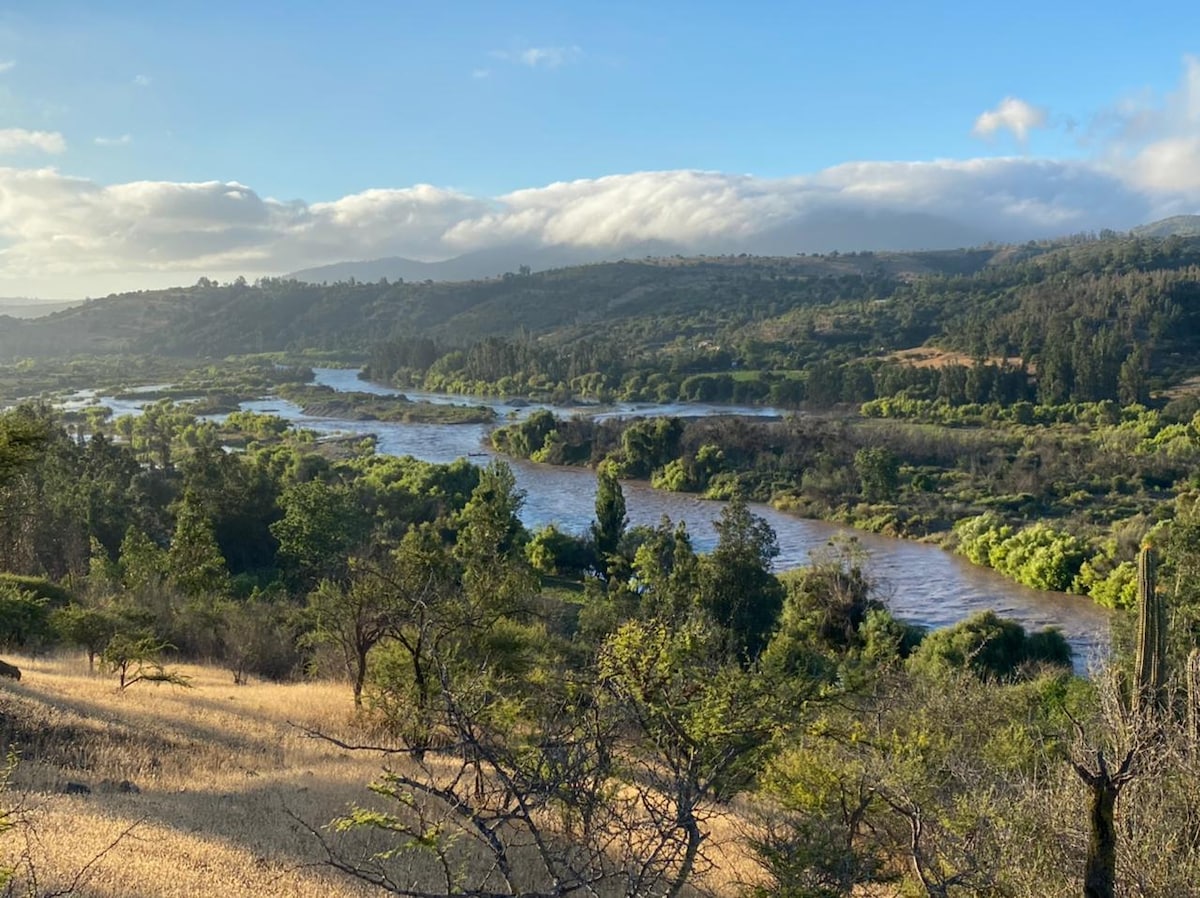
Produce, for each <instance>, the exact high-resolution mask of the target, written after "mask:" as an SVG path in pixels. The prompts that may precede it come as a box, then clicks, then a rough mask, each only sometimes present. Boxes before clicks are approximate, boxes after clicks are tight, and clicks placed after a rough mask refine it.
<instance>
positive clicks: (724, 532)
mask: <svg viewBox="0 0 1200 898" xmlns="http://www.w3.org/2000/svg"><path fill="white" fill-rule="evenodd" d="M716 526H717V533H718V534H719V539H718V541H717V547H716V548H715V549H714V550H713V551H712V552H711V553H709V554H708V555H706V556H704V557H703V558H702V559H701V562H700V601H701V605H702V606H703V607H704V609H705V610H706V611H707V612H708V613H709V614H710V615H712V618H713V620H714V621H716V623H717V624H718V625H720V626H721V627H722V628H723V629H724V631H725V633H726V634H727V636H726V646H727V649H728V651H729V652H731V653H733V654H735V655H737V656H739V657H741V658H742V660H743V661H747V662H748V661H752V660H754V659H755V658H757V657H758V655H759V653H760V652H761V651H762V650H763V648H764V647H765V646H766V643H767V638H768V637H769V636H770V633H771V628H772V627H774V625H775V622H776V620H777V619H778V617H779V610H780V608H781V607H782V606H783V586H782V584H780V582H779V580H778V578H776V576H775V575H774V574H773V573H771V562H772V561H773V560H774V559H775V557H776V556H778V555H779V543H778V542H777V541H776V538H775V532H774V531H773V530H772V529H771V526H770V525H769V524H768V523H767V522H766V521H764V520H763V519H762V518H760V517H758V516H757V515H755V514H752V513H751V511H750V509H749V507H748V506H747V505H746V502H745V500H744V499H742V498H740V497H738V498H735V499H733V500H732V501H731V502H730V503H729V504H728V505H726V506H725V508H724V510H722V512H721V519H720V521H718V522H717V525H716Z"/></svg>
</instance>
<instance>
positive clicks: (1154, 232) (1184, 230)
mask: <svg viewBox="0 0 1200 898" xmlns="http://www.w3.org/2000/svg"><path fill="white" fill-rule="evenodd" d="M1131 233H1133V234H1134V235H1135V236H1138V237H1198V236H1200V215H1173V216H1171V217H1170V218H1164V219H1161V220H1159V221H1152V222H1150V223H1149V224H1144V225H1140V226H1139V227H1136V228H1134V229H1133V231H1132V232H1131Z"/></svg>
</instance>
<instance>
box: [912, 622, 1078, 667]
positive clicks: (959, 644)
mask: <svg viewBox="0 0 1200 898" xmlns="http://www.w3.org/2000/svg"><path fill="white" fill-rule="evenodd" d="M1041 664H1050V665H1057V666H1062V667H1070V664H1071V648H1070V646H1068V645H1067V642H1066V640H1065V639H1063V636H1062V634H1061V633H1060V632H1058V631H1057V630H1054V629H1050V630H1043V631H1041V632H1038V633H1033V634H1029V635H1027V634H1026V633H1025V628H1024V627H1022V626H1021V625H1020V624H1018V623H1016V622H1015V621H1011V620H1005V619H1003V618H1000V617H997V616H996V614H995V613H994V612H991V611H983V612H980V613H979V614H976V615H973V616H971V617H969V618H967V619H966V620H963V621H959V622H958V623H957V624H955V625H953V626H951V627H946V628H945V629H942V630H937V631H935V632H933V633H930V634H929V635H928V636H926V637H925V638H924V639H923V640H922V641H921V644H920V645H919V646H918V647H917V649H916V651H915V652H914V653H913V655H912V657H911V658H910V659H909V662H908V666H909V669H910V670H912V671H914V672H918V673H922V674H925V675H928V676H933V677H945V676H947V675H948V674H950V673H951V672H952V671H956V670H963V669H969V670H971V671H973V672H974V673H976V674H977V675H979V676H985V677H986V676H990V677H998V678H1000V679H1010V678H1012V677H1014V676H1017V675H1018V674H1019V673H1020V672H1021V670H1022V668H1024V667H1026V666H1033V669H1036V666H1037V665H1041Z"/></svg>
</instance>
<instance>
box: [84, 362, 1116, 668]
mask: <svg viewBox="0 0 1200 898" xmlns="http://www.w3.org/2000/svg"><path fill="white" fill-rule="evenodd" d="M315 375H316V382H317V383H318V384H322V385H324V386H328V387H331V388H333V389H334V390H338V391H360V392H371V393H377V394H380V395H394V394H395V393H397V392H398V391H396V390H392V389H389V388H387V387H383V386H380V385H378V384H372V383H368V382H366V381H362V380H359V379H358V376H357V372H356V371H353V370H348V369H337V368H318V369H315ZM403 393H404V395H405V396H408V397H409V398H410V399H420V400H425V401H429V402H436V403H457V404H466V405H486V406H488V407H490V408H493V409H495V410H496V412H497V414H498V415H499V416H500V417H501V418H502V419H506V418H510V417H513V418H519V417H524V416H526V415H528V414H530V413H531V412H532V411H534V410H535V409H538V408H551V407H550V406H544V405H539V404H536V403H534V404H524V403H516V404H514V403H511V402H507V401H504V400H498V399H488V398H480V397H477V396H452V395H446V394H439V393H423V392H420V391H412V390H405V391H403ZM100 401H101V402H103V403H104V404H108V405H113V404H114V403H113V402H112V400H111V399H109V398H101V400H100ZM119 405H120V412H119V413H128V412H129V411H134V410H135V408H136V406H137V405H139V403H138V402H137V400H136V399H131V400H128V401H124V402H121V403H119ZM242 407H243V408H245V409H249V410H254V411H260V412H271V413H274V414H278V415H280V416H282V417H285V418H287V419H289V420H291V421H293V422H295V423H296V424H297V425H298V426H300V427H304V428H308V429H310V430H315V431H318V432H320V433H335V432H337V433H362V434H374V435H375V436H376V437H377V440H378V442H377V444H376V449H377V451H379V452H382V453H387V454H392V455H412V456H415V457H416V458H420V459H424V460H426V461H432V462H450V461H454V460H455V459H457V458H461V457H463V456H472V457H473V460H474V461H476V462H478V463H486V462H487V461H488V460H489V459H490V458H493V457H502V456H500V455H499V454H498V453H496V452H494V451H493V450H492V449H491V446H490V444H489V442H488V440H487V435H488V432H489V431H490V430H491V425H484V424H456V425H444V424H403V423H386V422H382V421H347V420H344V419H340V418H313V417H309V416H307V415H304V414H303V413H302V412H301V411H300V409H299V407H298V406H296V405H295V404H294V403H291V402H287V401H285V400H282V399H278V398H270V399H261V400H255V401H252V402H245V403H243V404H242ZM552 410H553V411H554V412H555V413H557V414H560V415H562V414H571V413H579V414H589V415H595V416H598V417H614V416H622V415H625V416H628V415H637V414H640V415H688V416H694V415H704V414H745V415H757V416H763V415H782V414H784V413H783V412H780V411H777V410H774V409H764V408H761V407H730V406H715V405H713V406H708V405H703V404H690V403H689V404H686V405H665V406H661V405H660V406H645V405H635V404H618V405H612V406H579V407H574V408H565V409H564V408H552ZM505 460H506V461H508V464H509V465H510V466H511V467H512V469H513V472H514V474H515V475H516V479H517V485H518V487H519V488H520V489H522V490H523V491H524V492H525V504H524V508H523V511H522V519H523V520H524V522H525V524H526V525H527V526H529V527H531V528H536V527H540V526H542V525H544V524H548V523H551V522H553V523H556V524H557V525H559V527H560V528H561V529H563V530H567V531H570V532H574V533H579V532H582V531H583V530H585V529H586V528H587V526H588V525H589V524H590V523H591V520H592V517H593V514H594V506H595V495H596V481H595V474H594V473H593V472H592V471H590V470H587V469H583V468H568V467H554V466H550V465H536V464H532V463H530V462H523V461H516V460H513V459H507V458H506V459H505ZM622 486H623V488H624V491H625V500H626V505H627V508H628V513H629V520H630V523H632V524H657V523H658V522H659V521H660V520H661V519H662V517H663V516H664V515H665V516H667V517H669V518H670V519H671V520H672V521H675V522H678V521H683V522H685V523H686V524H687V528H688V531H689V533H691V535H692V540H693V542H694V544H695V546H696V548H697V549H698V550H701V551H706V550H709V549H711V548H712V547H713V546H714V545H715V544H716V541H717V533H716V529H715V527H714V526H713V525H714V521H715V520H716V519H718V518H719V517H720V514H721V509H722V507H723V505H724V503H722V502H715V501H709V500H705V499H700V498H697V497H696V496H692V495H688V494H685V493H671V492H665V491H661V490H654V489H651V488H650V486H649V484H647V483H644V482H641V481H627V482H624V483H623V484H622ZM752 507H753V510H754V512H755V513H756V514H758V515H761V516H762V517H763V518H765V519H766V520H767V522H768V523H769V524H770V525H771V527H773V528H774V530H775V533H776V535H777V536H778V539H779V548H780V554H779V558H778V559H777V561H776V567H777V569H780V570H783V569H787V568H792V567H798V566H800V565H803V564H806V563H807V562H808V560H809V558H810V557H811V556H812V554H813V553H820V552H822V551H826V550H827V549H828V547H829V546H830V544H831V541H834V540H840V539H845V538H850V539H853V540H855V541H856V542H857V544H858V546H859V547H860V548H861V549H862V550H863V551H864V552H865V553H866V562H865V568H866V570H867V572H868V575H869V576H870V578H871V579H872V581H873V582H874V584H875V585H876V589H877V592H878V595H879V596H880V597H881V598H883V599H884V600H885V601H886V602H887V604H888V606H889V608H890V609H891V610H892V612H893V613H894V614H896V615H897V616H898V617H901V618H903V619H905V620H908V621H912V622H913V623H916V624H920V625H922V626H926V627H942V626H947V625H949V624H953V623H955V622H956V621H959V620H962V619H963V618H964V617H967V616H969V615H971V614H974V613H975V612H978V611H983V610H985V609H991V610H993V611H995V612H996V613H997V614H1000V615H1002V616H1004V617H1010V618H1013V619H1015V620H1018V621H1020V622H1021V623H1022V624H1023V625H1024V626H1025V627H1026V628H1027V629H1038V628H1042V627H1047V626H1055V627H1058V628H1059V629H1060V630H1062V631H1063V634H1064V635H1065V636H1066V638H1067V640H1068V641H1069V642H1070V644H1071V647H1072V649H1073V650H1074V652H1075V664H1076V668H1077V669H1078V670H1081V671H1083V670H1086V669H1087V667H1088V665H1089V664H1090V663H1091V662H1092V661H1093V660H1094V659H1097V658H1099V657H1100V655H1102V654H1103V653H1104V651H1105V648H1106V646H1107V644H1108V619H1109V613H1108V612H1107V611H1105V610H1104V609H1103V608H1100V607H1099V606H1097V605H1095V604H1094V603H1093V602H1091V601H1090V600H1088V599H1086V598H1083V597H1080V596H1069V595H1064V594H1061V593H1052V592H1040V591H1038V590H1033V589H1029V588H1027V587H1024V586H1021V585H1019V584H1016V583H1013V582H1011V581H1009V580H1006V579H1005V578H1003V577H1001V576H1000V575H999V574H996V573H995V572H993V571H990V570H988V569H986V568H982V567H978V566H976V565H973V564H971V563H970V562H968V561H966V560H965V559H963V558H961V557H959V556H957V555H953V554H951V553H949V552H946V551H945V550H943V549H940V548H938V547H937V546H932V545H928V544H924V543H917V542H912V541H908V540H901V539H892V538H888V537H882V536H876V535H874V534H869V533H862V532H858V531H853V530H850V529H848V528H845V527H841V526H838V525H835V524H828V523H824V522H821V521H810V520H804V519H802V518H797V517H793V516H791V515H788V514H785V513H783V512H780V511H777V510H775V509H774V508H771V507H770V506H768V505H757V504H756V505H754V506H752Z"/></svg>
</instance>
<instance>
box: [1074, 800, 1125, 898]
mask: <svg viewBox="0 0 1200 898" xmlns="http://www.w3.org/2000/svg"><path fill="white" fill-rule="evenodd" d="M1088 785H1089V787H1090V788H1091V792H1092V796H1091V812H1090V824H1091V836H1090V837H1089V839H1088V851H1087V863H1086V866H1085V867H1084V874H1083V895H1084V898H1114V895H1115V889H1116V878H1117V830H1116V826H1115V825H1114V824H1113V815H1114V812H1115V811H1116V806H1117V794H1118V793H1119V791H1120V790H1119V787H1115V786H1114V785H1113V782H1112V780H1110V779H1109V778H1108V777H1103V778H1101V777H1097V778H1096V781H1095V782H1092V783H1089V784H1088Z"/></svg>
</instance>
